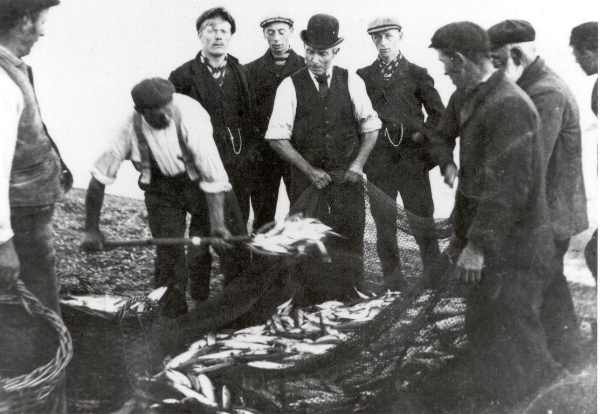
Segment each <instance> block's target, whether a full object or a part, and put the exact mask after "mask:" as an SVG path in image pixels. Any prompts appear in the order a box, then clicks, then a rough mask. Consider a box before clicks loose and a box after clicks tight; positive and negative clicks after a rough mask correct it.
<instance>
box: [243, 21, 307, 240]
mask: <svg viewBox="0 0 600 414" xmlns="http://www.w3.org/2000/svg"><path fill="white" fill-rule="evenodd" d="M260 27H262V29H263V35H264V37H265V39H266V40H267V43H268V44H269V49H268V50H267V51H266V52H265V54H264V55H263V56H261V57H259V58H258V59H256V60H255V61H253V62H250V63H248V64H247V65H246V70H247V71H248V82H249V84H250V85H251V88H252V90H253V94H254V96H255V98H256V118H255V119H256V126H257V129H258V134H259V137H264V136H265V132H266V131H267V126H268V125H269V117H270V116H271V112H272V111H273V102H274V101H275V92H276V91H277V87H278V86H279V84H280V83H281V81H282V80H283V79H284V78H286V77H287V76H289V75H291V74H292V73H294V72H296V71H297V70H300V69H302V68H303V67H304V58H303V57H302V56H299V55H297V54H296V52H294V50H293V49H291V48H290V37H291V36H292V35H293V34H294V21H293V20H292V19H290V18H289V17H282V16H281V15H277V16H272V17H268V18H266V19H264V20H263V21H262V22H261V23H260ZM256 168H257V169H258V170H259V171H258V176H259V177H260V183H261V185H260V191H256V192H255V193H253V194H252V196H253V197H252V208H253V209H254V228H260V227H261V226H263V225H264V224H266V223H269V222H271V221H273V220H274V218H275V208H276V207H277V195H278V194H279V184H280V182H281V179H282V178H283V182H284V183H285V187H286V189H287V191H289V190H290V166H289V165H288V164H287V163H286V162H285V161H283V160H282V159H281V158H280V157H279V155H277V154H276V153H275V151H273V150H272V149H271V148H270V147H269V146H268V144H267V143H266V142H264V141H263V142H261V162H260V163H258V164H257V165H256Z"/></svg>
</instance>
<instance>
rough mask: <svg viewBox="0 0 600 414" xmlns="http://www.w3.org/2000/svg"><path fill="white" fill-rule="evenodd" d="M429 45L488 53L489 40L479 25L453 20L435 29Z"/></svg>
mask: <svg viewBox="0 0 600 414" xmlns="http://www.w3.org/2000/svg"><path fill="white" fill-rule="evenodd" d="M429 47H431V48H433V49H440V50H450V51H453V52H461V53H463V54H468V53H473V52H481V53H489V51H490V40H489V38H488V35H487V32H486V31H485V30H484V29H483V28H482V27H481V26H479V25H477V24H475V23H473V22H454V23H450V24H447V25H445V26H442V27H440V28H439V29H437V30H436V31H435V33H434V34H433V37H432V38H431V44H430V45H429Z"/></svg>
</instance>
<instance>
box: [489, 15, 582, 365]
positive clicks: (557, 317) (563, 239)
mask: <svg viewBox="0 0 600 414" xmlns="http://www.w3.org/2000/svg"><path fill="white" fill-rule="evenodd" d="M488 35H489V37H490V42H491V48H492V58H493V62H494V66H495V67H496V68H498V69H500V70H503V71H504V72H505V74H506V76H507V77H508V78H510V79H511V80H513V81H515V82H517V85H519V86H520V87H521V89H523V90H524V91H525V92H527V95H529V97H530V98H531V100H532V101H533V103H534V104H535V106H536V108H537V111H538V113H539V115H540V138H541V142H542V144H543V146H542V149H543V161H544V166H545V169H546V200H547V202H548V207H549V208H550V219H551V223H552V229H553V230H554V244H555V246H556V257H555V261H554V267H555V269H554V270H555V272H554V274H553V276H552V281H551V283H550V285H549V286H548V288H547V289H546V291H545V293H544V305H543V307H542V322H543V323H544V326H545V327H546V334H547V335H548V345H549V347H550V350H551V352H552V355H553V356H554V358H555V359H556V360H557V361H559V362H561V363H562V364H563V365H565V366H570V365H571V363H573V362H576V361H577V355H578V346H577V338H578V337H579V335H578V333H579V326H578V323H577V318H576V316H575V307H574V306H573V299H572V298H571V293H570V292H569V286H568V284H567V279H566V277H565V275H564V273H563V267H564V256H565V254H566V253H567V250H568V248H569V240H570V238H571V237H572V236H574V235H576V234H578V233H580V232H582V231H583V230H585V229H586V228H587V227H588V220H587V199H586V195H585V188H584V184H583V167H582V160H581V157H582V154H581V128H580V126H579V109H578V107H577V101H576V100H575V97H574V96H573V94H572V93H571V91H570V90H569V87H568V86H567V85H566V83H565V82H564V81H563V80H562V79H561V78H560V77H559V76H558V75H557V74H556V73H554V71H552V69H550V68H549V67H548V66H547V65H546V63H545V62H544V60H543V59H542V58H541V57H540V56H539V55H538V53H537V51H536V47H535V29H534V28H533V26H531V24H530V23H529V22H527V21H525V20H505V21H503V22H500V23H498V24H496V25H494V26H492V27H490V28H489V29H488Z"/></svg>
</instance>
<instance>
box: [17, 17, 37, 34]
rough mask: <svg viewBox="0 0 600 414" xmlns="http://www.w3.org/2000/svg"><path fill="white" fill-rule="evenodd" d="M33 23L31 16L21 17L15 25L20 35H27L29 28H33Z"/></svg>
mask: <svg viewBox="0 0 600 414" xmlns="http://www.w3.org/2000/svg"><path fill="white" fill-rule="evenodd" d="M34 24H35V22H34V20H33V18H32V16H30V15H26V16H23V17H21V20H20V21H19V23H18V24H17V26H16V27H17V28H18V29H19V30H20V31H21V32H22V33H28V32H30V31H31V28H32V27H33V26H34Z"/></svg>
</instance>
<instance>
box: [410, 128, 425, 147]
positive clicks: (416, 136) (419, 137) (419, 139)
mask: <svg viewBox="0 0 600 414" xmlns="http://www.w3.org/2000/svg"><path fill="white" fill-rule="evenodd" d="M411 138H412V140H413V142H416V143H417V144H422V143H423V142H425V135H423V133H422V132H420V131H417V132H415V133H413V134H412V136H411Z"/></svg>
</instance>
